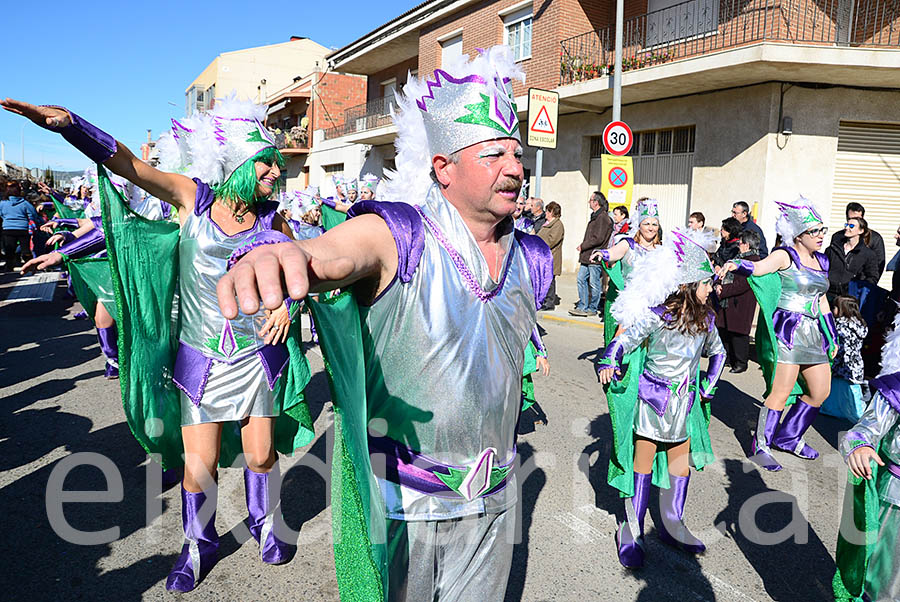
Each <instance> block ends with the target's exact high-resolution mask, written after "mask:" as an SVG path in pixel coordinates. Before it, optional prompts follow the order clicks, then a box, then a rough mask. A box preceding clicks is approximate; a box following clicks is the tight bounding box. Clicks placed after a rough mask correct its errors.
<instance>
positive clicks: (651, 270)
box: [610, 245, 678, 328]
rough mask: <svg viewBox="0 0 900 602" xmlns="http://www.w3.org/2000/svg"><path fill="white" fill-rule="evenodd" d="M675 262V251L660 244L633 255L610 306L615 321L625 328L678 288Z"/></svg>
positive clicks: (647, 313)
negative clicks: (618, 290)
mask: <svg viewBox="0 0 900 602" xmlns="http://www.w3.org/2000/svg"><path fill="white" fill-rule="evenodd" d="M677 265H678V259H677V258H676V256H675V251H673V250H672V249H671V248H669V247H667V246H664V245H660V246H658V247H656V248H655V249H653V250H652V251H648V252H647V253H644V254H643V255H641V256H639V257H637V258H636V259H635V261H634V267H633V269H632V271H631V273H630V274H629V276H628V281H627V282H626V283H625V289H624V290H622V291H621V292H620V293H619V295H618V297H616V300H615V302H614V303H613V304H612V307H611V308H610V312H611V313H612V315H613V317H614V318H615V319H616V322H618V323H619V324H621V325H622V326H624V327H625V328H628V327H629V326H633V325H634V324H636V323H637V322H638V321H640V320H642V319H647V318H648V317H650V316H651V315H652V312H651V311H650V308H651V307H656V306H657V305H659V304H661V303H663V302H665V300H666V298H667V297H668V296H669V295H670V294H672V293H673V292H675V291H676V290H678V278H677V270H676V269H675V268H676V266H677ZM651 275H652V277H651Z"/></svg>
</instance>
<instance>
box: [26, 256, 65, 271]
mask: <svg viewBox="0 0 900 602" xmlns="http://www.w3.org/2000/svg"><path fill="white" fill-rule="evenodd" d="M62 260H63V257H62V255H61V254H60V253H57V252H56V251H53V252H52V253H47V254H46V255H40V256H38V257H35V258H34V259H29V260H28V261H27V262H26V263H25V265H23V266H22V275H25V274H27V273H29V272H33V271H35V270H46V269H47V268H52V267H53V266H55V265H59V264H61V263H62Z"/></svg>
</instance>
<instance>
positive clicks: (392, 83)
mask: <svg viewBox="0 0 900 602" xmlns="http://www.w3.org/2000/svg"><path fill="white" fill-rule="evenodd" d="M396 90H397V78H396V77H392V78H391V79H389V80H387V81H383V82H381V98H383V99H384V101H383V102H384V104H383V106H382V111H381V113H382V115H390V113H391V107H392V106H393V105H394V102H395V97H394V92H395V91H396Z"/></svg>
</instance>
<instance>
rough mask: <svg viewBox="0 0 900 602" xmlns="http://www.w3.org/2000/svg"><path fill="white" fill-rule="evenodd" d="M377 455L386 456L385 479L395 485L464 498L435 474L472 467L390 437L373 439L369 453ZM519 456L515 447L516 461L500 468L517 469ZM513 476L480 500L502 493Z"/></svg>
mask: <svg viewBox="0 0 900 602" xmlns="http://www.w3.org/2000/svg"><path fill="white" fill-rule="evenodd" d="M373 453H377V454H383V455H384V457H385V460H386V463H385V469H386V470H385V475H384V478H385V479H387V480H388V481H390V482H391V483H395V484H398V485H402V486H404V487H409V488H410V489H413V490H415V491H418V492H420V493H424V494H426V495H433V496H435V497H441V498H451V499H460V498H462V496H461V495H460V494H459V493H457V492H456V491H454V490H453V489H451V488H450V487H448V486H447V484H446V483H444V482H443V481H442V480H441V479H439V478H438V477H437V475H436V474H435V473H436V472H437V471H440V472H441V473H449V472H450V471H449V469H450V468H454V469H456V470H466V469H467V468H468V467H467V466H456V465H454V464H444V463H442V462H439V461H438V460H435V459H434V458H430V457H428V456H426V455H425V454H421V453H419V452H417V451H414V450H412V449H410V448H409V447H407V446H405V445H404V444H402V443H400V442H399V441H395V440H394V439H391V438H390V437H372V436H370V437H369V454H373ZM516 453H517V452H516V449H515V448H513V453H512V460H510V462H509V463H507V464H503V465H500V468H507V467H511V466H513V465H514V464H515V461H516ZM489 474H490V473H489ZM510 475H512V470H510V471H509V472H507V473H506V476H505V477H504V478H503V480H502V481H500V482H499V483H497V485H495V486H494V487H493V488H492V489H491V490H489V491H487V492H485V493H483V494H482V495H481V496H479V497H484V496H488V495H493V494H495V493H497V492H499V491H501V490H502V489H503V488H505V487H506V484H507V483H508V482H509V477H510Z"/></svg>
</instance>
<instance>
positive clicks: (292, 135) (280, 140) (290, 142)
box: [268, 125, 309, 150]
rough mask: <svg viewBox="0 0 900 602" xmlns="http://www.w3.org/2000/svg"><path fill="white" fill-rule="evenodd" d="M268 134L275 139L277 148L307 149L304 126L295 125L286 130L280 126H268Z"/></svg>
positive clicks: (307, 142)
mask: <svg viewBox="0 0 900 602" xmlns="http://www.w3.org/2000/svg"><path fill="white" fill-rule="evenodd" d="M268 129H269V135H270V136H271V137H272V140H274V141H275V146H276V147H277V148H278V150H284V149H307V150H308V149H309V136H307V130H306V128H302V127H300V126H299V125H295V126H293V127H292V128H290V129H288V130H282V129H280V128H268Z"/></svg>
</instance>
